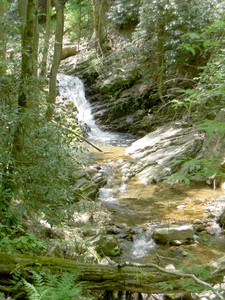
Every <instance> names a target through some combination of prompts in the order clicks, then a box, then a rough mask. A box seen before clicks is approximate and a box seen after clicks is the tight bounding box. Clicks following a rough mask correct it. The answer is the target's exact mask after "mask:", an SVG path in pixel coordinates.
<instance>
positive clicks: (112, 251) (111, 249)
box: [92, 235, 121, 257]
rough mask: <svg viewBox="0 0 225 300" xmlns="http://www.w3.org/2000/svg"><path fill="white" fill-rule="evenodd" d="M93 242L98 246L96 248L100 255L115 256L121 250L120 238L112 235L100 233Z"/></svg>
mask: <svg viewBox="0 0 225 300" xmlns="http://www.w3.org/2000/svg"><path fill="white" fill-rule="evenodd" d="M92 244H94V245H95V246H96V250H97V252H98V253H99V254H100V255H105V256H109V257H114V256H118V255H119V254H120V252H121V249H120V245H119V241H118V239H117V238H116V237H115V236H112V235H105V236H104V235H100V236H98V237H97V238H96V239H95V240H93V241H92Z"/></svg>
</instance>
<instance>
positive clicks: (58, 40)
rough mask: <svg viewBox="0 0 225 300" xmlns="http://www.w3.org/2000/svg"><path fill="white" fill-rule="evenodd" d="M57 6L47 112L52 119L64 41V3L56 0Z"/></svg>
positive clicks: (48, 117) (49, 119)
mask: <svg viewBox="0 0 225 300" xmlns="http://www.w3.org/2000/svg"><path fill="white" fill-rule="evenodd" d="M55 8H56V18H57V24H56V32H55V46H54V55H53V61H52V67H51V72H50V79H49V80H50V81H49V96H48V108H47V112H46V119H47V120H48V121H51V119H52V116H53V113H54V105H55V101H56V95H57V91H56V85H57V73H58V70H59V66H60V60H61V54H62V41H63V29H64V3H62V2H61V1H59V0H55Z"/></svg>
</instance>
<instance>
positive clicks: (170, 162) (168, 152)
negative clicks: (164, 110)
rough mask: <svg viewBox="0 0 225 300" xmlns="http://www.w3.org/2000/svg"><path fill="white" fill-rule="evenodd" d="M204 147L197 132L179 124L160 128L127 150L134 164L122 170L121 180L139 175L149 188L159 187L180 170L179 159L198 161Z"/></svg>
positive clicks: (180, 163)
mask: <svg viewBox="0 0 225 300" xmlns="http://www.w3.org/2000/svg"><path fill="white" fill-rule="evenodd" d="M201 147H202V139H201V137H200V135H199V134H198V133H197V132H196V131H195V129H193V128H186V127H182V124H179V123H171V124H168V125H166V126H161V127H159V128H158V129H157V130H155V131H154V132H151V133H149V134H148V135H146V136H144V137H143V138H141V139H138V140H137V141H135V142H134V143H132V145H131V146H130V147H128V148H127V149H126V155H129V157H131V159H132V161H130V162H129V163H126V164H124V165H123V166H122V176H123V178H124V180H126V179H129V178H130V177H132V176H136V175H137V177H138V178H139V180H140V182H141V183H143V184H146V185H147V184H151V183H157V182H159V181H161V180H163V179H164V178H165V177H166V176H170V175H171V174H173V173H175V172H177V171H178V170H179V169H180V168H181V166H182V159H180V162H179V163H178V159H179V158H182V157H184V156H188V157H195V156H196V155H197V154H198V152H199V151H200V149H201ZM175 161H176V163H175Z"/></svg>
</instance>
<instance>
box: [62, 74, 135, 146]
mask: <svg viewBox="0 0 225 300" xmlns="http://www.w3.org/2000/svg"><path fill="white" fill-rule="evenodd" d="M57 80H58V90H59V94H60V96H61V97H62V98H63V99H65V101H66V100H72V101H73V102H74V104H75V106H76V107H77V111H78V116H77V117H78V121H79V122H80V123H81V124H84V125H85V126H86V127H87V128H88V129H89V131H88V132H87V133H88V136H89V139H90V140H92V141H95V142H100V143H105V144H110V145H118V146H127V145H129V144H131V143H132V142H133V141H134V138H133V137H132V136H131V135H129V134H125V133H117V132H109V131H103V130H102V129H101V128H100V127H99V126H98V125H97V124H96V122H95V120H94V117H93V115H92V112H91V105H90V104H89V102H88V100H87V99H86V97H85V90H84V84H83V82H82V81H81V80H80V79H79V78H78V77H74V76H70V75H65V74H58V76H57Z"/></svg>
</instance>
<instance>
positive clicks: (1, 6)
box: [0, 0, 6, 75]
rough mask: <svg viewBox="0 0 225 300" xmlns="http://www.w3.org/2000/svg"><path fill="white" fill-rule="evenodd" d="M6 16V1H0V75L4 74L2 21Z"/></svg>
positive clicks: (3, 30)
mask: <svg viewBox="0 0 225 300" xmlns="http://www.w3.org/2000/svg"><path fill="white" fill-rule="evenodd" d="M5 18H6V2H5V0H2V1H0V20H1V23H0V62H1V65H0V75H3V74H5V66H4V61H5V60H6V31H5V29H4V22H5Z"/></svg>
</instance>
